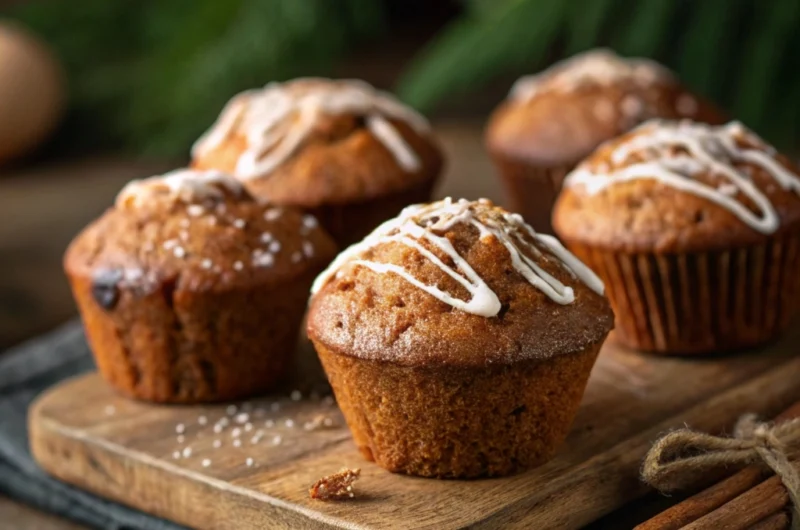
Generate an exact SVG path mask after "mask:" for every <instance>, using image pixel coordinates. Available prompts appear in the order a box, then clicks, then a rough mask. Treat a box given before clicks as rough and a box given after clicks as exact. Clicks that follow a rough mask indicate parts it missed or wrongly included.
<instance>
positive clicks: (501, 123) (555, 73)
mask: <svg viewBox="0 0 800 530" xmlns="http://www.w3.org/2000/svg"><path fill="white" fill-rule="evenodd" d="M651 118H664V119H680V118H691V119H693V120H696V121H701V122H707V123H714V124H719V123H723V122H724V117H723V115H722V113H720V112H719V111H718V110H717V109H716V108H715V107H714V106H713V105H712V104H710V103H709V102H707V101H705V100H704V99H703V98H701V97H699V96H697V95H695V94H692V93H691V92H689V91H688V90H687V89H686V88H685V87H683V86H682V85H681V83H680V82H679V81H678V79H677V78H676V77H675V76H674V75H673V74H672V72H670V71H669V70H668V69H667V68H665V67H663V66H661V65H660V64H658V63H656V62H654V61H651V60H649V59H639V58H625V57H620V56H618V55H616V54H615V53H614V52H612V51H610V50H604V49H600V50H592V51H589V52H585V53H582V54H579V55H576V56H574V57H572V58H570V59H567V60H565V61H562V62H560V63H557V64H555V65H553V66H552V67H550V68H549V69H547V70H545V71H544V72H541V73H539V74H536V75H531V76H526V77H522V78H521V79H519V80H518V81H517V82H516V83H515V84H514V86H513V87H512V89H511V92H510V94H509V95H508V98H507V99H506V101H505V102H504V103H503V104H502V105H501V106H500V107H499V108H498V109H497V110H496V111H495V112H494V114H493V115H492V118H491V120H490V122H489V126H488V128H487V135H486V138H487V143H488V146H489V149H490V151H492V152H495V153H498V154H501V155H505V156H508V157H510V158H513V159H518V160H524V161H528V162H531V163H534V164H537V165H545V166H562V165H565V164H567V165H569V164H575V163H577V162H579V161H580V160H581V159H582V158H584V157H585V156H587V155H589V154H590V153H591V152H592V150H594V149H595V148H596V147H597V146H598V145H599V144H601V143H602V142H605V141H606V140H610V139H611V138H614V137H616V136H618V135H620V134H622V133H624V132H626V131H628V130H630V129H631V128H633V127H635V126H637V125H638V124H640V123H642V122H644V121H646V120H648V119H651Z"/></svg>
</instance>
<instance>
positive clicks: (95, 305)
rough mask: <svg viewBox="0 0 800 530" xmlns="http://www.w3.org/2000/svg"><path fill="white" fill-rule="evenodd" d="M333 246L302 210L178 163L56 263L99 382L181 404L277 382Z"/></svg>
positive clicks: (137, 189)
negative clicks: (102, 379)
mask: <svg viewBox="0 0 800 530" xmlns="http://www.w3.org/2000/svg"><path fill="white" fill-rule="evenodd" d="M335 252H336V251H335V245H334V243H333V241H332V240H331V239H330V237H329V236H328V235H326V234H325V233H324V231H323V230H322V229H321V228H320V227H319V226H318V225H317V221H316V219H315V218H314V217H312V216H311V215H308V214H303V213H302V212H299V211H296V210H293V209H290V208H283V207H275V206H270V205H266V204H261V203H259V202H256V201H255V200H254V199H253V198H252V197H251V196H250V195H249V194H247V192H246V191H245V190H244V189H243V188H242V186H241V184H240V183H239V182H238V181H236V180H235V179H233V178H231V177H229V176H226V175H224V174H222V173H219V172H214V171H204V172H198V171H191V170H180V171H176V172H173V173H169V174H167V175H164V176H159V177H152V178H149V179H144V180H139V181H133V182H131V183H130V184H128V185H127V186H126V187H125V188H124V189H123V190H122V191H121V192H120V194H119V195H118V197H117V201H116V205H115V206H114V207H113V208H111V209H110V210H108V211H107V212H106V213H105V214H104V215H103V216H102V217H100V218H99V219H98V220H96V221H95V222H93V223H92V224H90V225H89V226H88V227H87V228H86V229H85V230H84V231H83V232H82V233H81V234H80V235H78V236H77V237H76V238H75V240H74V241H73V242H72V244H71V245H70V247H69V249H68V250H67V253H66V256H65V259H64V268H65V269H66V273H67V276H68V277H69V280H70V284H71V286H72V291H73V294H74V296H75V300H76V301H77V305H78V309H79V310H80V313H81V317H82V319H83V323H84V328H85V330H86V336H87V339H88V341H89V345H90V347H91V349H92V352H93V353H94V356H95V360H96V362H97V366H98V368H99V370H100V373H101V374H102V375H103V376H104V377H105V379H106V380H107V381H108V382H109V383H111V384H112V385H113V386H114V387H116V388H117V389H119V390H120V391H122V392H123V393H125V394H127V395H129V396H132V397H135V398H141V399H145V400H151V401H157V402H175V403H192V402H200V401H217V400H228V399H235V398H243V397H246V396H249V395H252V394H255V393H258V392H263V391H265V390H268V389H269V388H270V387H271V386H272V385H274V384H275V383H276V381H278V379H279V378H280V377H281V375H282V374H283V372H284V369H285V368H286V367H287V365H288V363H289V360H290V358H291V356H292V354H293V352H294V348H295V343H296V339H297V332H298V328H299V326H300V322H301V319H302V317H303V313H304V310H305V307H306V301H307V298H308V290H309V288H310V286H311V283H312V281H313V279H314V276H315V275H317V274H318V273H319V272H320V271H321V270H322V269H323V268H324V266H325V264H326V263H328V262H329V261H330V260H331V259H332V257H333V256H334V255H335Z"/></svg>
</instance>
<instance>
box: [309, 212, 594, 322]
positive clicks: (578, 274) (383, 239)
mask: <svg viewBox="0 0 800 530" xmlns="http://www.w3.org/2000/svg"><path fill="white" fill-rule="evenodd" d="M457 224H467V225H472V226H474V227H475V228H476V229H477V230H478V234H479V238H480V240H481V241H483V240H484V239H486V238H496V239H497V240H498V241H499V242H501V243H502V244H503V246H504V247H505V248H506V250H507V251H508V253H509V256H510V259H511V264H512V266H513V267H514V269H515V270H516V271H517V272H518V273H520V274H521V275H522V276H523V277H524V278H525V279H526V280H527V281H528V282H529V283H530V284H531V285H533V286H534V287H536V288H537V289H539V290H540V291H542V292H543V293H544V294H545V295H547V296H548V297H549V298H550V299H551V300H553V301H554V302H557V303H559V304H570V303H572V302H573V301H574V300H575V293H574V291H573V289H572V287H569V286H567V285H564V284H563V283H561V281H559V280H558V279H556V278H555V277H554V276H552V275H551V274H549V273H548V272H547V271H545V270H544V269H543V268H542V267H541V266H540V265H539V264H538V263H537V262H536V261H534V260H533V259H531V258H530V257H529V255H533V256H535V257H536V258H537V259H538V260H540V261H541V260H545V261H555V262H556V263H558V264H559V265H560V266H561V267H563V268H564V269H565V270H566V271H567V272H568V273H569V274H570V276H571V277H573V278H577V279H578V280H580V281H582V282H583V283H585V284H586V285H587V286H588V287H589V288H590V289H592V290H593V291H594V292H596V293H598V294H603V283H602V281H601V280H600V278H598V277H597V276H596V275H595V274H594V273H593V272H592V271H591V270H589V268H588V267H586V266H585V265H584V264H583V263H581V261H580V260H578V259H577V258H576V257H575V256H573V255H572V254H571V253H570V252H569V251H568V250H567V249H566V248H564V246H563V245H561V243H560V242H559V241H558V240H557V239H556V238H554V237H552V236H549V235H543V234H538V233H536V232H535V231H534V230H533V229H532V228H531V227H530V226H528V225H527V224H525V222H524V221H523V219H522V217H521V216H520V215H518V214H512V213H508V212H505V211H503V210H500V209H499V208H496V207H494V206H493V205H492V203H491V202H489V201H486V200H484V199H482V200H480V201H476V202H470V201H467V200H465V199H461V200H459V201H453V200H452V199H450V198H447V199H445V200H443V201H439V202H435V203H432V204H427V205H414V206H409V207H407V208H405V209H404V210H403V211H402V212H401V213H400V215H399V216H398V217H396V218H395V219H391V220H389V221H386V222H385V223H383V224H382V225H381V226H379V227H378V228H376V229H375V231H374V232H372V233H371V234H370V235H369V236H367V237H366V238H365V239H364V240H363V241H362V242H360V243H356V244H355V245H352V246H351V247H350V248H348V249H346V250H345V251H344V252H342V253H341V254H339V256H338V257H337V258H336V259H335V260H334V261H333V263H331V264H330V266H329V267H328V269H326V270H325V271H324V272H323V273H322V274H320V275H319V276H318V277H317V279H316V280H315V282H314V285H313V287H312V290H311V292H312V294H316V293H317V292H318V291H319V290H320V289H321V288H322V287H323V286H324V285H325V284H326V283H327V282H328V281H329V280H330V279H331V278H332V277H333V276H335V275H336V274H338V272H339V271H340V270H341V269H342V268H343V267H345V266H347V265H353V266H356V265H358V266H363V267H366V268H368V269H370V270H372V271H374V272H376V273H378V274H389V273H392V274H396V275H398V276H400V277H401V278H403V279H404V280H406V281H407V282H409V283H410V284H412V285H414V286H415V287H417V288H419V289H422V290H423V291H425V292H426V293H428V294H430V295H431V296H433V297H434V298H437V299H438V300H440V301H442V302H444V303H446V304H449V305H451V306H453V307H455V308H456V309H460V310H462V311H465V312H467V313H472V314H475V315H479V316H484V317H493V316H497V314H498V313H499V312H500V307H501V303H500V300H499V298H498V297H497V294H496V293H495V292H494V291H493V290H492V289H491V288H490V287H489V286H488V285H487V284H486V282H485V281H484V280H483V279H482V278H481V277H480V275H479V274H478V273H477V272H476V271H475V270H474V269H473V268H472V266H471V265H470V264H469V262H468V261H467V260H466V259H465V258H464V257H462V256H461V255H460V254H459V253H458V251H457V250H456V249H455V248H454V247H453V245H452V243H450V240H449V239H448V238H447V237H445V234H446V233H447V231H448V230H450V229H451V228H453V227H454V226H455V225H457ZM391 242H397V243H401V244H403V245H406V246H408V247H411V248H413V249H415V250H416V251H417V252H419V253H420V254H421V255H422V256H423V257H425V258H426V259H427V260H428V261H430V262H431V263H433V264H434V265H436V266H437V267H439V268H440V269H441V270H442V272H443V273H444V274H446V275H448V276H449V277H450V278H452V279H453V280H455V281H456V282H458V283H459V284H460V285H461V286H462V287H464V289H466V290H467V292H469V299H468V300H461V299H459V298H456V297H454V296H452V295H451V294H449V293H446V292H444V291H442V290H441V289H439V288H438V287H437V286H435V285H428V284H426V283H424V282H422V281H420V280H419V279H417V278H416V277H414V275H413V274H411V273H410V272H409V271H408V270H406V269H405V268H404V267H401V266H399V265H396V264H393V263H379V262H374V261H369V260H364V259H361V257H360V256H361V255H363V253H364V252H366V251H367V250H369V249H371V248H373V247H376V246H378V245H383V244H386V243H391ZM423 243H427V245H426V244H423ZM431 248H433V249H436V250H438V251H439V252H441V253H442V254H444V255H445V256H447V257H448V258H449V259H450V260H451V261H452V263H453V267H450V266H449V265H447V264H446V263H444V262H443V261H442V259H440V257H439V256H438V255H437V253H435V252H434V251H432V250H431Z"/></svg>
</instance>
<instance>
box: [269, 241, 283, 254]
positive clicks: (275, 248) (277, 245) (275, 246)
mask: <svg viewBox="0 0 800 530" xmlns="http://www.w3.org/2000/svg"><path fill="white" fill-rule="evenodd" d="M268 249H269V251H270V252H272V253H273V254H277V253H278V252H280V250H281V242H280V241H273V242H272V243H270V244H269V247H268Z"/></svg>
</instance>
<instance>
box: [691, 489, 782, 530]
mask: <svg viewBox="0 0 800 530" xmlns="http://www.w3.org/2000/svg"><path fill="white" fill-rule="evenodd" d="M788 504H789V493H788V492H787V491H786V488H784V487H783V484H782V483H781V479H780V478H778V477H771V478H768V479H767V480H765V481H764V482H762V483H761V484H759V485H758V486H756V487H754V488H752V489H750V490H748V491H746V492H744V493H742V494H741V495H739V496H738V497H736V498H735V499H733V500H732V501H730V502H728V503H727V504H724V505H722V506H720V507H719V508H717V509H716V510H714V511H713V512H711V513H709V514H707V515H704V516H703V517H701V518H699V519H697V520H696V521H694V522H693V523H691V524H688V525H686V526H684V527H683V528H684V530H702V529H705V528H726V529H730V530H734V529H745V528H749V527H750V526H751V525H754V524H756V523H758V522H759V521H761V520H762V519H765V518H767V517H769V516H771V515H774V514H775V513H778V512H780V511H782V510H784V509H785V508H786V507H787V506H788Z"/></svg>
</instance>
